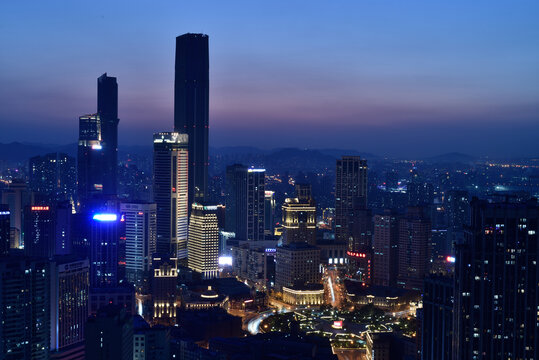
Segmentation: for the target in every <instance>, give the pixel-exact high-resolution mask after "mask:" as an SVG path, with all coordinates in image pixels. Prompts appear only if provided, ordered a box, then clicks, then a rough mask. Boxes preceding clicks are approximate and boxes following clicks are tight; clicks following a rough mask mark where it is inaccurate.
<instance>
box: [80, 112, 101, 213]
mask: <svg viewBox="0 0 539 360" xmlns="http://www.w3.org/2000/svg"><path fill="white" fill-rule="evenodd" d="M101 125H102V122H101V117H100V115H99V114H90V115H83V116H81V117H79V143H78V153H77V184H78V187H77V196H78V202H79V203H80V204H81V205H82V206H84V205H85V204H86V202H87V201H88V200H90V199H91V198H93V197H95V196H97V195H100V194H103V193H104V192H103V183H104V172H103V169H104V160H103V158H104V153H103V135H102V126H101Z"/></svg>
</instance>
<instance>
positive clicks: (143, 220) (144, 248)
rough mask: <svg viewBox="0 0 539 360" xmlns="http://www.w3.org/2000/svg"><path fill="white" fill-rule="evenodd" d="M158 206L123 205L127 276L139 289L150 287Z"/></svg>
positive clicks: (141, 204)
mask: <svg viewBox="0 0 539 360" xmlns="http://www.w3.org/2000/svg"><path fill="white" fill-rule="evenodd" d="M156 209H157V207H156V205H155V204H147V203H123V204H122V205H121V207H120V211H121V213H122V214H123V215H124V219H125V274H126V277H127V281H129V282H131V283H132V284H135V286H137V287H138V288H139V289H147V287H148V286H149V278H150V269H151V265H152V255H153V253H155V244H156V239H157V222H156Z"/></svg>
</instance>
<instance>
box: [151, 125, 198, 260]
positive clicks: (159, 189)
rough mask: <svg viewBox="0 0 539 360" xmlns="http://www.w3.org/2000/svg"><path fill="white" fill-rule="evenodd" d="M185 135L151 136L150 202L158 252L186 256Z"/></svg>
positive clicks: (162, 134) (164, 134) (180, 256)
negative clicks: (155, 215)
mask: <svg viewBox="0 0 539 360" xmlns="http://www.w3.org/2000/svg"><path fill="white" fill-rule="evenodd" d="M188 141H190V140H189V137H188V135H186V134H179V133H177V132H163V133H157V134H154V136H153V148H154V152H153V177H154V180H153V181H154V187H153V192H154V202H155V203H156V205H157V243H156V250H157V252H158V253H159V254H171V255H172V256H173V257H177V258H178V259H186V258H187V232H188V216H189V215H188V213H189V210H188V208H187V206H188V192H189V187H190V186H191V185H190V183H189V182H188V181H189V180H188V172H189V158H188V150H187V144H188Z"/></svg>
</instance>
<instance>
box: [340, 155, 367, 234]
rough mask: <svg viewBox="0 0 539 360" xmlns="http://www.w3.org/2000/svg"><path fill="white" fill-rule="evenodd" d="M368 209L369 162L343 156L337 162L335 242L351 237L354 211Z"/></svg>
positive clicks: (356, 157) (357, 157)
mask: <svg viewBox="0 0 539 360" xmlns="http://www.w3.org/2000/svg"><path fill="white" fill-rule="evenodd" d="M366 207H367V160H362V159H361V158H360V157H359V156H343V157H342V159H340V160H337V173H336V180H335V240H337V241H341V242H346V243H348V240H349V238H350V236H351V232H352V225H353V221H354V216H353V215H354V210H356V209H365V208H366Z"/></svg>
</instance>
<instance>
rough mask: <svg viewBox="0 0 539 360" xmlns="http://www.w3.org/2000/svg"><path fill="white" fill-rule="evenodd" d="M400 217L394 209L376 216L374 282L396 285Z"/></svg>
mask: <svg viewBox="0 0 539 360" xmlns="http://www.w3.org/2000/svg"><path fill="white" fill-rule="evenodd" d="M398 245H399V218H398V216H397V214H396V213H395V212H394V211H391V210H385V211H384V213H383V214H378V215H375V216H374V235H373V241H372V246H373V283H374V285H381V286H395V285H396V282H397V271H398V254H399V252H398Z"/></svg>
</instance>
